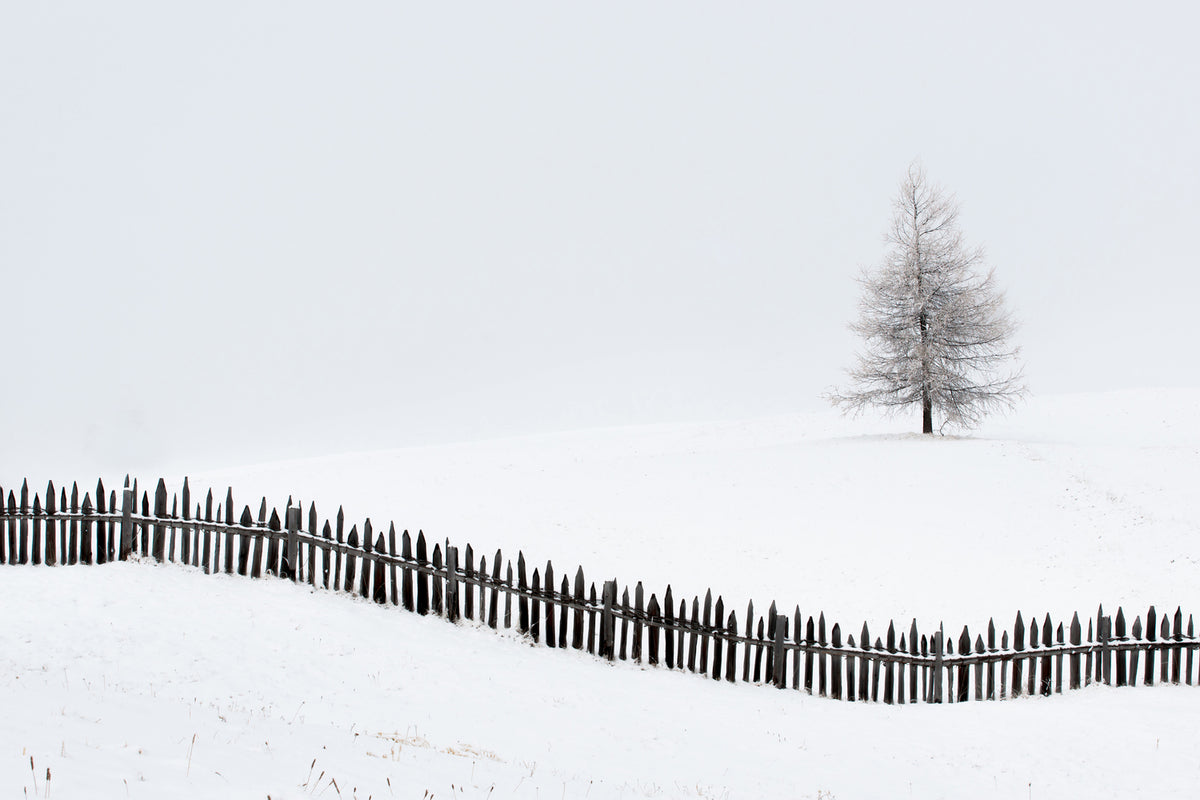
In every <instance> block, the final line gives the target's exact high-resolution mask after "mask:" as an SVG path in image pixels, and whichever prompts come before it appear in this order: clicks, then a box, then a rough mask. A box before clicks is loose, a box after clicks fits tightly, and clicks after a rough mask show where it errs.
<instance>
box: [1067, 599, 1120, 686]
mask: <svg viewBox="0 0 1200 800" xmlns="http://www.w3.org/2000/svg"><path fill="white" fill-rule="evenodd" d="M1047 619H1049V617H1047ZM1113 639H1114V640H1116V641H1117V642H1118V643H1121V642H1125V641H1127V640H1128V637H1126V635H1125V610H1124V609H1123V608H1122V607H1120V606H1117V617H1116V620H1115V621H1114V623H1113ZM1113 656H1114V657H1115V658H1116V661H1117V664H1116V668H1115V669H1114V670H1113V671H1114V673H1115V675H1116V681H1117V686H1125V685H1126V684H1127V683H1129V671H1128V667H1127V665H1126V651H1125V650H1123V649H1120V648H1117V649H1116V650H1115V651H1114V652H1113Z"/></svg>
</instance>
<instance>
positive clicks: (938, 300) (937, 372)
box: [830, 164, 1025, 433]
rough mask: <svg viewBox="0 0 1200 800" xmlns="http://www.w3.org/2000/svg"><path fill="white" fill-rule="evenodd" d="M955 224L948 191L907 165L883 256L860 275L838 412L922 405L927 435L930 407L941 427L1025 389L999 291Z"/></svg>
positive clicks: (969, 423) (1006, 404)
mask: <svg viewBox="0 0 1200 800" xmlns="http://www.w3.org/2000/svg"><path fill="white" fill-rule="evenodd" d="M957 223H958V203H957V202H956V201H955V199H954V197H953V195H947V194H946V193H945V192H944V191H943V190H942V189H941V188H940V187H938V186H934V185H931V184H930V183H929V181H928V180H927V179H926V177H925V171H924V170H923V169H922V168H921V167H920V165H918V164H913V165H912V166H910V167H909V170H908V176H907V178H906V179H905V181H904V183H903V184H902V185H901V187H900V193H899V195H898V196H897V197H896V201H895V204H894V213H893V216H892V223H891V228H890V229H889V231H888V234H887V242H888V244H889V245H890V247H889V250H888V254H887V257H886V258H885V260H884V261H883V263H882V264H880V265H879V266H878V267H877V268H876V269H874V270H864V272H863V274H862V276H861V277H860V278H859V283H860V285H861V286H862V289H863V296H862V300H861V301H860V303H859V318H858V321H857V322H855V323H853V324H852V325H851V326H850V327H851V329H852V330H853V331H854V332H856V333H858V334H859V335H860V336H862V337H863V340H864V343H865V347H864V349H863V351H862V352H861V353H859V355H858V360H857V364H856V366H855V367H854V368H853V369H851V370H849V376H850V378H851V380H852V381H853V384H854V386H853V388H852V389H850V390H848V391H845V392H842V391H835V392H834V393H832V394H831V395H830V399H831V400H832V401H833V402H834V404H836V405H838V406H840V407H841V408H842V409H843V410H846V411H850V412H857V411H860V410H861V409H863V408H864V407H865V406H868V405H871V406H880V407H883V408H884V409H887V410H889V411H893V412H898V411H900V410H902V409H904V408H907V407H910V406H914V405H919V406H920V407H921V431H922V433H933V418H934V412H935V410H936V412H937V414H938V415H939V416H941V417H942V425H947V424H949V425H952V426H957V427H962V428H972V427H975V426H976V425H978V424H979V423H980V422H981V421H982V419H983V418H984V417H985V416H987V414H989V413H991V412H993V411H998V410H1005V409H1008V408H1011V407H1012V405H1013V404H1014V402H1015V401H1016V400H1017V399H1018V398H1019V397H1021V396H1022V395H1023V394H1024V393H1025V387H1024V384H1023V382H1022V377H1021V373H1020V369H1019V367H1018V366H1016V365H1015V361H1016V357H1017V354H1018V349H1017V348H1016V347H1014V346H1012V345H1010V344H1009V339H1010V337H1011V336H1012V334H1013V332H1014V330H1015V327H1016V326H1015V324H1014V322H1013V320H1012V317H1011V316H1009V313H1008V311H1007V310H1006V309H1005V305H1004V293H1003V292H1002V291H1000V289H999V288H997V286H996V282H995V278H994V271H993V270H990V269H988V270H986V271H985V270H984V268H983V250H982V249H980V248H973V249H972V248H968V247H967V246H966V245H965V244H964V243H963V239H962V234H961V233H960V232H959V230H958V224H957ZM1010 365H1011V366H1010Z"/></svg>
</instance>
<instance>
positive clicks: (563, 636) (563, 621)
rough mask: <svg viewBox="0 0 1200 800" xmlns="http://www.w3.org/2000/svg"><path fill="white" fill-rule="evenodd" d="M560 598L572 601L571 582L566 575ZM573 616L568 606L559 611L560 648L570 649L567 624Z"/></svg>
mask: <svg viewBox="0 0 1200 800" xmlns="http://www.w3.org/2000/svg"><path fill="white" fill-rule="evenodd" d="M558 596H559V597H560V598H561V599H562V600H563V601H566V600H570V599H571V582H570V581H569V580H568V579H567V576H566V575H563V576H562V586H561V587H560V588H559V591H558ZM570 617H571V614H570V613H569V611H568V609H567V607H566V606H563V607H562V608H560V609H559V610H558V646H559V647H563V648H566V647H569V645H568V644H567V623H568V621H569V620H570Z"/></svg>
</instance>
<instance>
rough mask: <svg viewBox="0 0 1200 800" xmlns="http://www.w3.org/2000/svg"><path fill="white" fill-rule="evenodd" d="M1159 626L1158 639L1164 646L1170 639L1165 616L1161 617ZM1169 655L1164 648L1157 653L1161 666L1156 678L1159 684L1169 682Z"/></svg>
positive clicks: (1169, 628) (1168, 625) (1168, 626)
mask: <svg viewBox="0 0 1200 800" xmlns="http://www.w3.org/2000/svg"><path fill="white" fill-rule="evenodd" d="M1159 624H1160V625H1161V626H1162V628H1161V630H1160V631H1159V639H1160V640H1161V641H1162V642H1163V643H1164V644H1166V642H1168V641H1169V640H1170V639H1171V626H1170V624H1169V623H1168V622H1167V615H1166V614H1163V615H1162V622H1161V623H1159ZM1170 655H1171V653H1170V651H1169V650H1168V649H1167V648H1166V647H1164V648H1163V649H1162V651H1161V652H1160V653H1159V656H1158V662H1159V664H1160V665H1161V669H1160V672H1159V676H1158V682H1159V683H1166V682H1167V681H1168V680H1170V677H1169V675H1170V671H1169V662H1170Z"/></svg>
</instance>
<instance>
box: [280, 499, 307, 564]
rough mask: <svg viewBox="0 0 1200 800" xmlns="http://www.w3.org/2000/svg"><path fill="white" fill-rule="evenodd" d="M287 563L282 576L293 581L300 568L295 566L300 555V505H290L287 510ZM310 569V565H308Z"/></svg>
mask: <svg viewBox="0 0 1200 800" xmlns="http://www.w3.org/2000/svg"><path fill="white" fill-rule="evenodd" d="M286 557H287V564H286V566H285V567H284V576H285V577H288V578H291V579H292V583H295V582H296V580H297V578H298V576H299V573H300V570H298V569H297V568H296V567H297V559H298V558H299V557H300V507H299V506H292V507H291V508H289V509H288V510H287V556H286ZM309 567H310V569H311V567H312V565H311V564H310V565H309Z"/></svg>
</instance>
